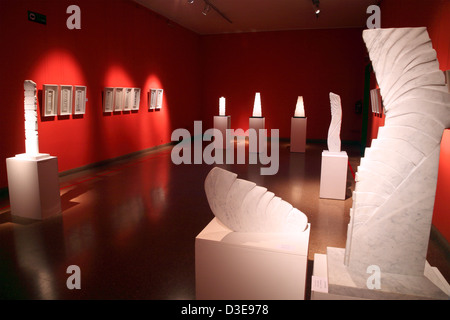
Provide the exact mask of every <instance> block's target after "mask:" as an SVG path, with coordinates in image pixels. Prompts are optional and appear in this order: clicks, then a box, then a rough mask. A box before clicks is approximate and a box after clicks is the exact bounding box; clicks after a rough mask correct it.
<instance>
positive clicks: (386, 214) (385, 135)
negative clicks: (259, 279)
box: [345, 28, 450, 291]
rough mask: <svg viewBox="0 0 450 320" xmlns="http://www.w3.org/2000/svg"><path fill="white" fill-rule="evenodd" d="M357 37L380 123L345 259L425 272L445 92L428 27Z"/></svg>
mask: <svg viewBox="0 0 450 320" xmlns="http://www.w3.org/2000/svg"><path fill="white" fill-rule="evenodd" d="M363 38H364V41H365V43H366V45H367V48H368V51H369V55H370V59H371V60H372V63H373V68H374V71H375V74H376V77H377V80H378V83H379V86H380V90H381V96H382V98H383V102H384V106H385V113H386V121H385V126H384V127H381V128H380V129H379V132H378V137H377V139H375V140H374V141H373V142H372V146H371V147H370V148H367V149H366V152H365V155H364V158H362V159H361V164H360V166H359V167H358V170H357V174H356V187H355V191H354V193H353V207H352V209H351V212H350V215H351V220H350V223H349V229H348V234H347V244H346V251H345V264H346V265H347V266H348V267H349V268H350V269H351V270H354V271H356V272H360V273H362V272H365V271H366V268H367V266H370V265H377V266H379V267H380V269H381V272H382V275H383V274H401V275H408V276H419V277H420V276H422V277H423V274H424V267H425V263H426V255H427V248H428V240H429V236H430V228H431V220H432V214H433V206H434V198H435V192H436V183H437V173H438V163H439V151H440V142H441V138H442V134H443V131H444V129H446V128H449V127H450V95H449V93H448V92H447V88H446V86H445V80H444V75H443V73H442V71H440V70H439V64H438V61H437V59H436V52H435V50H434V49H433V48H432V45H431V41H430V38H429V36H428V33H427V30H426V28H402V29H375V30H365V31H364V33H363ZM419 289H420V290H419V291H425V286H424V285H421V287H420V288H419Z"/></svg>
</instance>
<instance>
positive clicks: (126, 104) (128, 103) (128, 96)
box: [123, 88, 133, 111]
mask: <svg viewBox="0 0 450 320" xmlns="http://www.w3.org/2000/svg"><path fill="white" fill-rule="evenodd" d="M123 90H124V99H123V110H124V111H130V110H131V107H132V103H133V99H132V98H133V88H124V89H123Z"/></svg>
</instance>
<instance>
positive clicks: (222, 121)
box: [214, 116, 231, 149]
mask: <svg viewBox="0 0 450 320" xmlns="http://www.w3.org/2000/svg"><path fill="white" fill-rule="evenodd" d="M230 127H231V117H230V116H214V129H217V130H219V131H220V132H221V133H222V136H221V137H218V138H217V139H214V147H215V148H218V149H228V148H230V147H231V137H227V129H230Z"/></svg>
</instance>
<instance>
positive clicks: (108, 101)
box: [103, 87, 114, 112]
mask: <svg viewBox="0 0 450 320" xmlns="http://www.w3.org/2000/svg"><path fill="white" fill-rule="evenodd" d="M113 110H114V88H110V87H107V88H104V89H103V112H113Z"/></svg>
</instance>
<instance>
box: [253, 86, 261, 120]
mask: <svg viewBox="0 0 450 320" xmlns="http://www.w3.org/2000/svg"><path fill="white" fill-rule="evenodd" d="M252 115H253V117H262V110H261V94H260V93H259V92H257V93H256V94H255V103H254V104H253V114H252Z"/></svg>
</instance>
